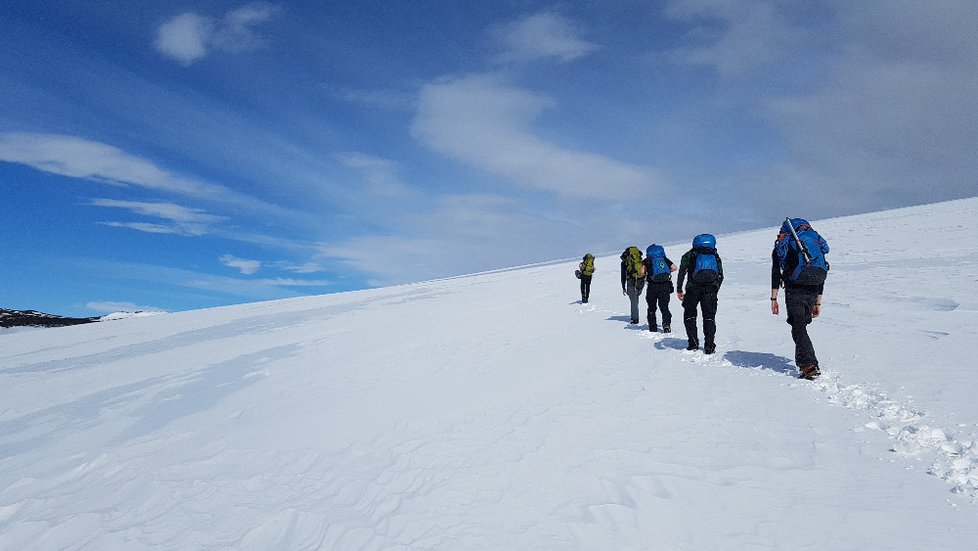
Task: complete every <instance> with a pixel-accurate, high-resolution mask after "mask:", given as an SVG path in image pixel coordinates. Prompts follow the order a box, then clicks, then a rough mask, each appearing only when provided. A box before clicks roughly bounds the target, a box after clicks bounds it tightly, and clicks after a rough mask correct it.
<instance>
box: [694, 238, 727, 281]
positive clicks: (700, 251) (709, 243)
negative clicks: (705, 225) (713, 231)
mask: <svg viewBox="0 0 978 551" xmlns="http://www.w3.org/2000/svg"><path fill="white" fill-rule="evenodd" d="M716 246H717V238H716V237H713V236H712V235H710V234H708V233H702V234H700V235H697V236H696V237H694V238H693V272H692V274H690V276H689V279H690V281H692V282H693V283H699V284H701V285H709V284H711V283H716V282H717V280H718V279H720V266H719V264H718V262H717V249H716Z"/></svg>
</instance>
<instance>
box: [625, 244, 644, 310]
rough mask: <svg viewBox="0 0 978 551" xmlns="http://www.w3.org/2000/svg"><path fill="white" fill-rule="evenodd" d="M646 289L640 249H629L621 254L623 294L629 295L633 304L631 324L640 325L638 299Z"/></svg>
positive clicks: (629, 299)
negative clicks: (643, 289) (644, 288)
mask: <svg viewBox="0 0 978 551" xmlns="http://www.w3.org/2000/svg"><path fill="white" fill-rule="evenodd" d="M643 287H645V264H644V263H643V262H642V251H640V250H639V249H638V247H628V248H627V249H625V252H623V253H621V294H623V295H628V301H629V302H630V304H631V314H632V317H631V324H632V325H635V324H637V323H638V299H639V298H641V297H642V288H643Z"/></svg>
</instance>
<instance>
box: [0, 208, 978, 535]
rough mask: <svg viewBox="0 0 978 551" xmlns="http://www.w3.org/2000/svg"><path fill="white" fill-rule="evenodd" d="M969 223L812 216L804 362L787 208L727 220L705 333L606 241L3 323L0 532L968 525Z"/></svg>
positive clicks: (532, 531) (967, 530)
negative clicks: (590, 255)
mask: <svg viewBox="0 0 978 551" xmlns="http://www.w3.org/2000/svg"><path fill="white" fill-rule="evenodd" d="M785 214H786V215H791V216H799V215H801V216H804V213H796V212H790V213H785ZM976 220H978V199H967V200H961V201H954V202H948V203H940V204H934V205H926V206H921V207H913V208H906V209H900V210H893V211H887V212H880V213H874V214H868V215H860V216H853V217H845V218H836V219H829V220H822V221H814V222H813V224H814V225H815V227H816V229H818V230H819V232H820V233H821V234H822V235H823V236H824V237H825V238H826V239H827V240H828V241H829V242H830V244H831V246H832V252H831V253H830V255H829V259H830V261H831V263H832V270H831V273H830V276H829V280H828V282H827V286H826V294H825V297H824V299H823V300H824V304H823V308H824V311H823V314H822V316H821V317H820V318H818V319H817V320H816V321H815V322H814V323H813V324H812V325H811V326H810V333H811V335H812V339H813V341H814V343H815V347H816V350H817V352H818V355H819V358H820V360H821V364H822V369H823V373H824V375H823V377H822V378H821V379H819V380H817V381H815V382H808V381H800V380H798V379H796V373H797V371H796V369H795V366H794V365H793V360H792V358H793V355H794V353H793V350H794V349H793V345H792V342H791V338H790V333H789V327H788V325H787V324H786V323H785V320H784V313H783V310H784V308H783V293H782V295H781V296H782V315H781V316H778V317H775V316H773V315H772V314H771V312H770V309H769V304H770V301H769V300H768V296H769V292H770V251H771V246H772V244H773V241H774V235H775V233H776V231H777V228H778V227H779V226H780V222H781V220H772V226H771V227H770V228H765V229H762V230H757V231H751V232H744V233H738V234H732V235H720V236H718V248H719V251H720V254H721V256H722V258H723V263H724V269H725V272H726V280H725V283H724V285H723V288H722V289H721V291H720V303H719V313H718V315H717V326H718V333H717V344H718V349H717V353H716V354H715V355H713V356H705V355H703V353H702V352H689V351H686V350H684V347H685V334H684V331H683V326H682V314H681V308H680V306H679V304H678V302H677V300H676V299H675V296H673V300H672V302H671V307H672V311H673V314H674V322H673V323H674V332H673V333H672V334H669V335H665V334H653V333H650V332H649V331H647V326H646V325H644V322H643V324H642V325H639V326H629V325H628V314H627V311H628V301H627V298H626V297H623V296H622V294H621V290H620V287H619V276H618V259H617V255H599V257H598V259H597V262H596V265H597V272H596V274H595V277H594V284H593V290H592V293H591V301H590V303H589V304H581V303H580V302H579V300H578V299H579V293H578V281H577V280H576V279H575V278H574V277H573V270H574V268H575V267H576V265H577V259H574V260H572V261H562V262H556V263H550V264H547V265H540V266H532V267H523V268H517V269H512V270H504V271H498V272H494V273H487V274H479V275H474V276H469V277H461V278H454V279H449V280H442V281H434V282H427V283H421V284H414V285H404V286H398V287H391V288H384V289H376V290H370V291H364V292H354V293H345V294H335V295H326V296H318V297H305V298H298V299H290V300H281V301H274V302H263V303H254V304H248V305H240V306H233V307H224V308H214V309H207V310H199V311H190V312H178V313H168V314H164V315H157V316H149V317H138V318H131V319H122V320H118V321H114V322H113V323H96V324H88V325H80V326H74V327H66V328H59V329H49V330H44V331H31V332H24V333H17V334H15V335H9V336H5V337H3V338H2V339H0V549H32V550H49V549H50V550H55V549H56V550H62V549H127V550H130V549H290V550H295V549H339V550H347V549H349V550H362V549H439V550H440V549H500V550H517V549H519V550H529V549H547V550H551V549H584V550H626V549H680V550H686V549H689V550H700V549H724V550H729V549H793V550H794V549H819V550H825V549H829V550H834V549H853V550H868V549H873V550H877V549H962V550H963V549H969V550H970V549H974V548H975V545H976V542H978V503H976V500H978V445H976V443H975V442H976V440H978V400H976V399H975V383H974V372H975V359H974V358H972V357H971V356H969V354H970V352H971V351H973V350H974V348H975V344H974V343H975V340H976V337H978V275H976V274H978V266H976V264H978V237H976V236H978V223H976ZM705 230H706V231H708V228H705ZM649 239H650V243H651V242H652V241H653V240H654V239H655V233H654V230H650V233H649ZM633 244H634V245H638V246H640V247H642V248H643V249H644V247H645V246H646V245H648V244H649V243H623V244H622V248H624V247H625V246H627V245H633ZM687 248H688V247H687V244H686V243H673V244H671V245H667V247H666V251H667V253H668V254H669V256H670V257H671V258H672V259H673V260H674V261H676V262H678V260H679V257H680V256H681V255H682V253H683V252H684V251H685V250H686V249H687ZM584 252H586V251H583V250H582V251H581V254H583V253H584ZM642 305H643V309H644V301H643V303H642Z"/></svg>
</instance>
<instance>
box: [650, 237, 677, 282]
mask: <svg viewBox="0 0 978 551" xmlns="http://www.w3.org/2000/svg"><path fill="white" fill-rule="evenodd" d="M645 258H647V259H648V260H649V265H650V266H651V267H652V269H651V270H650V271H649V273H648V274H647V277H648V279H649V281H650V282H655V283H661V282H665V281H669V280H670V279H671V275H672V271H671V270H670V269H669V264H668V263H666V251H665V249H663V248H662V245H655V244H652V245H649V248H647V249H645Z"/></svg>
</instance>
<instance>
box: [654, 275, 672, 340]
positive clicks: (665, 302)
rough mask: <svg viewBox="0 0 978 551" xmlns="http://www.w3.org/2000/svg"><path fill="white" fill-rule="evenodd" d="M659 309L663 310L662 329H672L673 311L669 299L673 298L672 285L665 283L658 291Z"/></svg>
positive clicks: (668, 330) (667, 331)
mask: <svg viewBox="0 0 978 551" xmlns="http://www.w3.org/2000/svg"><path fill="white" fill-rule="evenodd" d="M656 294H657V295H658V296H657V299H658V303H659V310H660V311H661V312H662V330H663V331H664V332H666V333H669V332H671V331H672V312H670V311H669V299H670V298H672V288H671V286H665V285H663V286H662V288H661V289H659V291H658V292H657V293H656Z"/></svg>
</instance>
